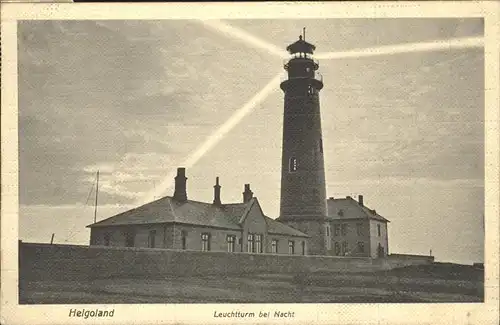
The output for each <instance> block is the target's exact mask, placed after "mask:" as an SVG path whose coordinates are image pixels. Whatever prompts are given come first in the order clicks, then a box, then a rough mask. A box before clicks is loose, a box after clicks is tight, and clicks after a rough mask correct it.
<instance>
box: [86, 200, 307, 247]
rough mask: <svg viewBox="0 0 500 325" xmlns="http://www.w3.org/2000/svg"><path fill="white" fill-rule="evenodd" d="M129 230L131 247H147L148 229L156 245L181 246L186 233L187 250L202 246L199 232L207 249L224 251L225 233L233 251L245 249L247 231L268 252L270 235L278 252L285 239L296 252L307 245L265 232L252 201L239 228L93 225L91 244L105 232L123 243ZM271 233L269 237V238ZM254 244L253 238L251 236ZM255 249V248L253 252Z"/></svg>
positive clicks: (101, 243)
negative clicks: (257, 237) (231, 238)
mask: <svg viewBox="0 0 500 325" xmlns="http://www.w3.org/2000/svg"><path fill="white" fill-rule="evenodd" d="M129 230H133V231H134V232H135V238H134V245H133V247H143V248H147V247H149V244H150V242H151V241H150V234H151V233H150V231H152V230H154V231H155V232H156V233H155V236H154V244H155V248H169V249H179V250H180V249H183V242H182V234H183V233H185V234H186V247H185V249H186V250H196V251H201V250H202V234H205V233H206V234H208V235H209V238H210V251H218V252H227V251H228V241H227V236H228V235H232V236H235V237H236V240H235V244H234V251H235V252H247V249H248V234H249V233H252V234H261V235H262V252H263V253H271V251H272V248H271V243H272V241H271V239H272V238H277V239H278V240H279V245H278V249H279V251H278V253H279V254H288V241H289V240H292V241H294V242H295V254H301V253H302V246H301V245H302V242H303V241H304V242H306V244H305V249H306V253H307V250H308V248H309V244H308V243H307V238H302V237H294V236H286V235H269V234H268V233H267V223H266V221H265V218H264V216H263V214H262V211H261V210H260V208H259V205H258V204H254V205H253V206H252V208H251V209H250V211H249V213H248V215H247V217H246V219H245V220H244V223H243V229H242V230H231V229H220V228H212V227H204V226H196V225H187V224H153V225H131V226H115V227H94V228H91V241H90V244H91V245H96V246H105V240H104V237H105V234H109V238H110V240H109V246H112V247H125V246H126V239H125V233H126V232H127V231H129ZM271 237H272V238H271ZM254 247H256V245H255V240H254ZM256 253H257V252H256Z"/></svg>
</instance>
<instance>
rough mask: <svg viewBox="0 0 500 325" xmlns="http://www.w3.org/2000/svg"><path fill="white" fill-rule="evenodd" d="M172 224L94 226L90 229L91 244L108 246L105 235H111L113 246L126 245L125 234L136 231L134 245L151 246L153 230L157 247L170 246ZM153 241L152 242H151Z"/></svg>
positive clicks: (110, 239)
mask: <svg viewBox="0 0 500 325" xmlns="http://www.w3.org/2000/svg"><path fill="white" fill-rule="evenodd" d="M170 228H171V226H170V227H169V226H168V225H164V224H149V225H131V226H113V227H94V228H91V230H90V234H91V235H90V238H91V245H99V246H106V242H105V237H106V236H109V245H107V246H113V247H126V236H125V234H126V233H127V232H129V231H131V232H134V233H135V236H134V243H133V247H149V244H150V235H151V233H150V232H151V231H155V234H154V246H155V247H156V248H169V247H171V246H169V243H170V241H169V237H168V234H169V233H170V232H171V231H170ZM151 243H152V242H151Z"/></svg>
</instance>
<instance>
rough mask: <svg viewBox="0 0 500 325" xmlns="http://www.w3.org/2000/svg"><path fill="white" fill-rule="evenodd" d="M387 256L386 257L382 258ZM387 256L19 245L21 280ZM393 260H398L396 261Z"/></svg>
mask: <svg viewBox="0 0 500 325" xmlns="http://www.w3.org/2000/svg"><path fill="white" fill-rule="evenodd" d="M384 260H387V262H384ZM390 260H391V259H390V258H388V259H382V260H372V259H370V258H364V257H362V258H360V257H333V256H331V257H330V256H301V255H272V254H248V253H225V252H201V251H189V250H187V251H179V250H167V249H151V248H124V247H103V246H76V245H50V244H35V243H22V242H20V244H19V266H20V279H22V280H78V279H94V278H107V277H134V276H138V277H143V276H148V277H161V276H167V275H207V274H217V275H225V274H245V273H301V272H321V271H336V272H360V271H376V270H381V269H387V268H391V265H393V264H394V265H395V264H397V263H396V262H394V263H392V262H389V261H390ZM394 261H396V260H394Z"/></svg>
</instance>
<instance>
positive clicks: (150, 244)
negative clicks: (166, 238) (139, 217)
mask: <svg viewBox="0 0 500 325" xmlns="http://www.w3.org/2000/svg"><path fill="white" fill-rule="evenodd" d="M155 239H156V230H150V231H149V236H148V247H149V248H155Z"/></svg>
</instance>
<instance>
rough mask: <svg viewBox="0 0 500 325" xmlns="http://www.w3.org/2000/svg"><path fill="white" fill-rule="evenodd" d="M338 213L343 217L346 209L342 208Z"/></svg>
mask: <svg viewBox="0 0 500 325" xmlns="http://www.w3.org/2000/svg"><path fill="white" fill-rule="evenodd" d="M337 214H338V215H339V216H340V217H342V216H343V215H344V210H342V209H340V210H339V212H337Z"/></svg>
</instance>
